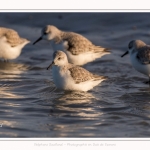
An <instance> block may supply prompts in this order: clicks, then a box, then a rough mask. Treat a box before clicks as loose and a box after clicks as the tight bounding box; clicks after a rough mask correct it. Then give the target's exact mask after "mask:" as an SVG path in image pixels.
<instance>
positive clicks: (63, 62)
mask: <svg viewBox="0 0 150 150" xmlns="http://www.w3.org/2000/svg"><path fill="white" fill-rule="evenodd" d="M51 67H52V77H53V81H54V83H55V85H56V87H57V88H58V89H61V90H66V91H88V90H90V89H92V88H93V87H94V86H96V85H98V84H99V83H101V82H102V81H103V80H106V79H107V78H106V77H104V76H99V75H95V74H92V73H91V72H89V71H87V70H86V69H84V68H82V67H79V66H75V65H74V64H71V63H69V62H68V59H67V56H66V54H65V53H64V52H63V51H59V50H58V51H55V52H54V54H53V61H52V63H51V64H50V65H49V67H48V68H47V70H48V69H49V68H51Z"/></svg>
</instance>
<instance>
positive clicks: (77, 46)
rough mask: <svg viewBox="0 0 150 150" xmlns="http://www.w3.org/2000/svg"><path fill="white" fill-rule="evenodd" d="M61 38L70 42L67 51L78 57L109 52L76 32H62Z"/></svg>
mask: <svg viewBox="0 0 150 150" xmlns="http://www.w3.org/2000/svg"><path fill="white" fill-rule="evenodd" d="M61 38H62V40H64V41H65V40H66V41H67V42H68V49H67V50H68V51H70V52H71V53H72V54H73V55H78V54H80V53H85V52H95V53H97V52H103V51H106V50H108V49H107V48H103V47H100V46H95V45H94V44H92V42H91V41H89V40H88V39H87V38H85V37H84V36H82V35H80V34H77V33H74V32H62V33H61Z"/></svg>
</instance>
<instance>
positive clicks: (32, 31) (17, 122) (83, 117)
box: [0, 13, 150, 137]
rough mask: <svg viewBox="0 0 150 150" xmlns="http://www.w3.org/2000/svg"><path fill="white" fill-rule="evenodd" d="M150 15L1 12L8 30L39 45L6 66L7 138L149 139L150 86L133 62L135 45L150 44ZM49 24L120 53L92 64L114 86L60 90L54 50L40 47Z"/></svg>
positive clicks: (3, 116)
mask: <svg viewBox="0 0 150 150" xmlns="http://www.w3.org/2000/svg"><path fill="white" fill-rule="evenodd" d="M149 17H150V13H147V14H145V13H141V14H140V13H139V14H134V13H120V14H119V13H81V14H80V13H47V14H46V13H35V14H34V13H1V14H0V19H1V21H0V26H4V27H9V28H13V29H15V30H17V31H18V32H19V34H20V35H21V36H23V37H25V38H27V39H29V40H31V43H30V44H28V45H27V46H25V47H24V49H23V52H22V54H21V56H20V57H19V58H17V59H16V60H13V61H9V62H8V63H5V62H3V61H0V125H1V126H0V137H149V136H150V88H149V86H148V85H147V84H144V83H143V82H144V81H147V80H148V78H147V77H146V76H144V75H142V74H141V73H139V72H137V71H136V70H135V69H134V68H133V67H132V65H131V63H130V59H129V56H126V57H123V58H121V57H120V56H121V54H123V52H124V51H125V50H127V45H128V43H129V41H131V40H133V39H141V40H143V41H144V42H146V43H148V44H150V23H149ZM46 24H53V25H56V26H57V27H58V28H61V29H62V30H67V31H74V32H78V33H80V34H82V35H84V36H86V37H87V38H88V39H90V40H91V41H92V42H93V43H95V44H96V45H101V46H103V47H108V48H111V51H112V54H110V55H106V56H104V57H103V58H102V59H98V60H97V61H94V62H92V63H89V64H87V65H85V66H84V68H86V69H88V70H89V71H91V72H93V73H96V74H99V75H104V76H107V77H108V80H106V81H103V82H102V83H101V84H100V85H99V86H97V87H95V88H94V89H92V90H91V91H89V92H65V91H59V90H57V89H56V87H55V85H54V84H53V82H52V81H53V80H52V74H51V70H49V71H47V70H46V68H47V67H48V65H49V64H50V63H51V60H52V53H53V51H52V49H51V45H50V44H49V42H47V41H41V42H39V43H37V44H36V45H32V42H34V41H35V40H36V39H37V38H38V37H39V36H40V32H41V31H40V30H41V28H42V27H43V26H44V25H46Z"/></svg>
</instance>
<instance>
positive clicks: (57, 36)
mask: <svg viewBox="0 0 150 150" xmlns="http://www.w3.org/2000/svg"><path fill="white" fill-rule="evenodd" d="M41 34H42V35H41V37H40V38H38V39H37V40H36V41H35V42H34V43H33V45H34V44H35V43H37V42H38V41H40V40H42V39H45V40H49V41H51V44H52V47H53V49H54V51H55V50H60V49H61V50H63V51H64V52H65V53H66V55H67V57H68V61H69V62H70V63H72V64H75V65H84V64H86V63H89V62H92V61H94V60H95V59H98V58H101V57H102V56H104V55H106V54H110V52H109V51H108V48H103V47H101V46H95V45H94V44H93V43H92V42H91V41H89V40H88V39H87V38H85V37H84V36H82V35H80V34H77V33H74V32H65V31H61V30H59V29H58V28H56V27H55V26H52V25H47V26H46V27H44V28H43V29H42V33H41Z"/></svg>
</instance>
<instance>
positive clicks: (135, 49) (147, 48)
mask: <svg viewBox="0 0 150 150" xmlns="http://www.w3.org/2000/svg"><path fill="white" fill-rule="evenodd" d="M128 49H129V50H128V51H126V52H125V53H124V54H123V55H122V56H121V57H124V56H125V55H126V54H128V53H129V54H130V59H131V63H132V65H133V67H134V68H135V69H136V70H137V71H139V72H141V73H143V74H145V75H147V76H148V77H149V81H148V82H147V83H149V85H150V45H146V43H144V42H143V41H141V40H132V41H131V42H130V43H129V45H128Z"/></svg>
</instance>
